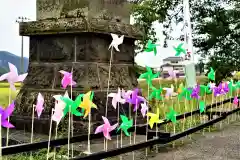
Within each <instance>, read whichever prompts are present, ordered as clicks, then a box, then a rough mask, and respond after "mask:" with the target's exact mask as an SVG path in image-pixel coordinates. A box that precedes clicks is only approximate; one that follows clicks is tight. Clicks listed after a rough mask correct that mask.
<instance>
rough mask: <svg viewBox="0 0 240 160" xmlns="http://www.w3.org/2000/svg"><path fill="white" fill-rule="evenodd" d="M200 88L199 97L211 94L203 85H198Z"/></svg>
mask: <svg viewBox="0 0 240 160" xmlns="http://www.w3.org/2000/svg"><path fill="white" fill-rule="evenodd" d="M199 86H200V96H204V95H206V94H210V93H212V91H211V90H210V89H209V87H208V86H205V85H199Z"/></svg>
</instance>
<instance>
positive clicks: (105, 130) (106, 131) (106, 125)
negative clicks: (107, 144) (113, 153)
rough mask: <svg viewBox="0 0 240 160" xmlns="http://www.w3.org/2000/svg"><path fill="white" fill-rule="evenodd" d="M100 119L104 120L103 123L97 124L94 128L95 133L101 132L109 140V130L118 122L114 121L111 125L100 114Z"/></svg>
mask: <svg viewBox="0 0 240 160" xmlns="http://www.w3.org/2000/svg"><path fill="white" fill-rule="evenodd" d="M102 119H103V121H104V124H102V125H101V126H98V127H97V128H96V130H95V134H98V133H100V132H103V135H104V137H105V138H106V139H108V140H111V137H110V132H111V131H113V130H114V129H115V128H116V127H117V126H118V123H116V124H114V125H113V126H111V124H110V123H109V121H108V119H107V118H106V117H103V116H102Z"/></svg>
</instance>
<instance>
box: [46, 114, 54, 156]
mask: <svg viewBox="0 0 240 160" xmlns="http://www.w3.org/2000/svg"><path fill="white" fill-rule="evenodd" d="M52 115H53V110H52V112H51V121H50V127H49V136H48V148H47V160H48V159H49V151H50V141H51V136H52Z"/></svg>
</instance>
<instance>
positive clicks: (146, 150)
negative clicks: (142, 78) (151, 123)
mask: <svg viewBox="0 0 240 160" xmlns="http://www.w3.org/2000/svg"><path fill="white" fill-rule="evenodd" d="M149 93H150V86H149V84H148V95H147V97H149ZM147 112H148V110H147ZM145 138H146V139H145V140H146V142H147V141H148V114H147V125H146V137H145ZM145 152H146V153H145V155H146V156H147V154H148V149H147V148H146V150H145Z"/></svg>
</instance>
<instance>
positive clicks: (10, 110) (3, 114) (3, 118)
mask: <svg viewBox="0 0 240 160" xmlns="http://www.w3.org/2000/svg"><path fill="white" fill-rule="evenodd" d="M14 107H15V104H14V101H13V102H12V103H11V104H10V105H9V106H8V107H7V108H5V109H3V107H0V115H1V123H2V124H1V126H2V127H5V128H14V126H13V125H12V124H11V123H10V122H8V117H9V116H11V114H12V113H13V110H14Z"/></svg>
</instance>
